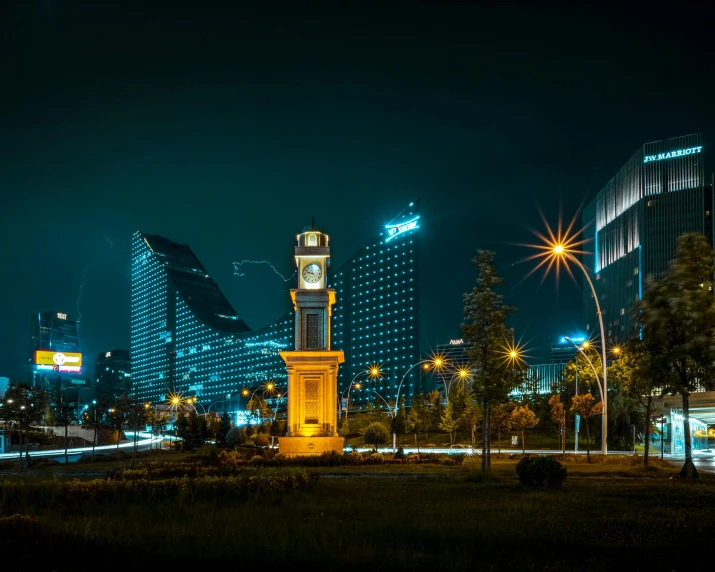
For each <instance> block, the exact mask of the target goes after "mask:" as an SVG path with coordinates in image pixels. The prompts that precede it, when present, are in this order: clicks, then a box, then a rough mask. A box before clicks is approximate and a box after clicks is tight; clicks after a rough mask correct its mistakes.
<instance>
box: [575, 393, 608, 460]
mask: <svg viewBox="0 0 715 572" xmlns="http://www.w3.org/2000/svg"><path fill="white" fill-rule="evenodd" d="M571 413H576V414H577V415H580V416H581V417H583V419H584V421H586V457H587V458H588V462H589V463H590V462H591V433H590V428H589V425H590V423H589V418H591V417H593V416H595V415H602V414H603V402H602V401H599V402H598V403H596V399H595V398H594V397H593V395H591V394H590V393H584V394H582V395H574V396H573V399H572V400H571Z"/></svg>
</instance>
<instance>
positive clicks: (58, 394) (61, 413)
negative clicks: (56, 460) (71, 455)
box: [50, 387, 77, 464]
mask: <svg viewBox="0 0 715 572" xmlns="http://www.w3.org/2000/svg"><path fill="white" fill-rule="evenodd" d="M50 408H51V410H52V417H53V418H54V421H55V425H56V426H57V427H64V428H65V464H67V463H69V459H68V456H67V443H68V441H69V436H68V432H69V426H70V425H71V424H72V422H73V421H76V420H77V415H76V413H77V403H76V402H74V401H70V400H69V399H66V398H65V396H64V395H63V391H62V387H58V388H57V391H55V395H54V399H53V401H52V404H51V405H50Z"/></svg>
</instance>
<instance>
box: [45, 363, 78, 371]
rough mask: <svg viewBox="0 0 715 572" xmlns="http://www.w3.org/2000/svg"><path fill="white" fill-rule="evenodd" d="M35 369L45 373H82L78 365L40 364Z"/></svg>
mask: <svg viewBox="0 0 715 572" xmlns="http://www.w3.org/2000/svg"><path fill="white" fill-rule="evenodd" d="M37 369H39V370H47V371H59V372H60V373H82V368H81V367H80V366H78V365H49V364H40V365H38V366H37Z"/></svg>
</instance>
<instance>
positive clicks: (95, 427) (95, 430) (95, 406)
mask: <svg viewBox="0 0 715 572" xmlns="http://www.w3.org/2000/svg"><path fill="white" fill-rule="evenodd" d="M92 405H93V406H94V437H92V461H94V449H95V447H96V446H97V410H98V409H99V407H97V400H96V399H93V400H92Z"/></svg>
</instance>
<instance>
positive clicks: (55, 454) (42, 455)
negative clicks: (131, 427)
mask: <svg viewBox="0 0 715 572" xmlns="http://www.w3.org/2000/svg"><path fill="white" fill-rule="evenodd" d="M126 435H127V436H130V437H133V436H134V434H133V433H126ZM163 440H164V437H163V436H157V435H151V434H150V433H142V432H139V441H138V444H137V448H138V450H140V451H143V450H146V449H149V448H150V447H155V446H156V444H157V443H161V442H162V441H163ZM133 447H134V441H133V440H132V441H125V442H122V443H119V449H120V450H123V449H131V448H133ZM94 450H95V453H113V452H115V451H116V450H117V445H102V446H98V447H95V448H94ZM87 453H89V454H90V455H91V454H92V447H74V448H71V449H67V456H68V457H69V462H70V463H73V462H75V461H77V460H78V459H79V458H80V457H81V456H82V455H85V454H87ZM23 456H24V453H23ZM19 457H20V452H19V451H14V452H12V453H4V454H1V455H0V461H11V460H13V459H15V460H17V459H19ZM30 458H31V459H55V460H57V461H59V462H60V463H63V462H64V460H65V450H64V449H51V450H49V451H30Z"/></svg>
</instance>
